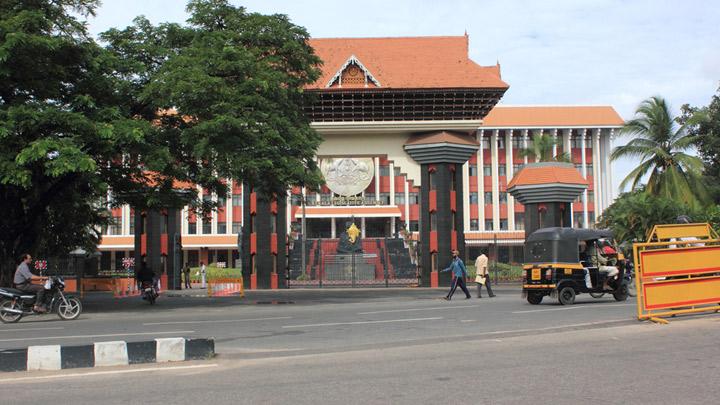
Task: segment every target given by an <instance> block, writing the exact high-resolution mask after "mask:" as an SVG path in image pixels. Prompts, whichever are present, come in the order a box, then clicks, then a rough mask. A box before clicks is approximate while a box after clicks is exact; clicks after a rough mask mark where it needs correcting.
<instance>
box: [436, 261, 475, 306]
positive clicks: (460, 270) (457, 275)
mask: <svg viewBox="0 0 720 405" xmlns="http://www.w3.org/2000/svg"><path fill="white" fill-rule="evenodd" d="M452 254H453V259H452V262H450V266H449V267H448V268H446V269H443V270H441V272H442V273H444V272H446V271H451V270H452V273H453V282H452V286H451V287H450V292H448V295H447V296H446V297H445V299H446V300H448V301H450V300H451V299H452V296H453V294H455V290H456V289H457V288H458V285H459V286H460V288H462V290H463V292H464V293H465V298H466V299H470V298H472V296H471V295H470V293H469V292H468V289H467V287H466V286H465V278H466V277H467V271H466V270H465V263H463V262H462V260H460V257H459V255H460V252H459V251H457V250H453V252H452Z"/></svg>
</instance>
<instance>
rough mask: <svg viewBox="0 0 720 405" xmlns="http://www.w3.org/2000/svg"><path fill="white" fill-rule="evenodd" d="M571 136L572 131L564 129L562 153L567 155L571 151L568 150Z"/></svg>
mask: <svg viewBox="0 0 720 405" xmlns="http://www.w3.org/2000/svg"><path fill="white" fill-rule="evenodd" d="M571 134H572V129H564V130H563V134H562V137H563V153H567V154H568V155H569V154H570V153H572V150H571V149H570V135H571Z"/></svg>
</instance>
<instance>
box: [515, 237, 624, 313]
mask: <svg viewBox="0 0 720 405" xmlns="http://www.w3.org/2000/svg"><path fill="white" fill-rule="evenodd" d="M603 263H604V264H603ZM611 266H612V267H614V268H616V269H617V272H616V273H617V274H616V275H612V273H615V271H614V269H613V268H611ZM624 269H625V266H624V257H623V255H622V253H620V252H619V251H618V249H617V246H615V244H614V241H613V238H612V233H611V232H610V231H608V230H596V229H574V228H559V227H555V228H541V229H538V230H537V231H535V232H533V233H532V234H531V235H530V236H528V238H527V241H526V242H525V261H524V265H523V276H524V278H523V292H522V294H523V298H527V300H528V302H529V303H531V304H533V305H537V304H539V303H540V302H541V301H542V299H543V297H545V296H546V295H549V296H550V297H552V298H557V299H558V300H559V301H560V304H562V305H570V304H573V303H574V302H575V296H576V295H577V294H580V293H589V294H590V295H591V296H593V297H595V298H599V297H602V296H603V295H604V294H605V293H610V294H612V295H613V296H614V297H615V299H616V300H617V301H625V300H626V299H627V296H628V287H627V284H626V282H625V281H624Z"/></svg>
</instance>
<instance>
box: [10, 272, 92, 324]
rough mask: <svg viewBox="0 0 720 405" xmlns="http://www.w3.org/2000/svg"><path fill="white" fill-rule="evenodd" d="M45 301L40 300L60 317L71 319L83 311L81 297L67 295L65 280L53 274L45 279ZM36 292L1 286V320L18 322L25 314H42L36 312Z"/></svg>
mask: <svg viewBox="0 0 720 405" xmlns="http://www.w3.org/2000/svg"><path fill="white" fill-rule="evenodd" d="M45 290H46V291H45V302H38V303H37V304H38V305H44V306H45V307H46V308H48V313H52V312H56V313H57V315H58V316H59V317H60V319H62V320H65V321H69V320H73V319H77V317H78V316H80V313H81V312H82V303H81V302H80V299H79V298H77V297H74V296H72V295H66V294H65V293H64V292H63V291H64V290H65V281H64V280H63V278H62V277H58V276H51V277H48V279H47V281H45ZM35 299H36V296H35V294H32V293H27V292H24V291H20V290H17V289H15V288H0V321H2V322H3V323H15V322H18V321H19V320H20V319H21V318H22V317H23V316H27V315H42V314H44V312H43V313H40V312H35V311H34V310H33V306H34V305H35Z"/></svg>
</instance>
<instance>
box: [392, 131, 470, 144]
mask: <svg viewBox="0 0 720 405" xmlns="http://www.w3.org/2000/svg"><path fill="white" fill-rule="evenodd" d="M433 143H455V144H459V145H472V146H478V145H480V144H479V143H478V142H477V141H476V140H475V139H474V138H473V137H471V136H469V135H463V134H458V133H455V132H448V131H440V132H430V133H427V134H422V135H415V136H411V137H410V139H408V140H407V142H405V145H425V144H433Z"/></svg>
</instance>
